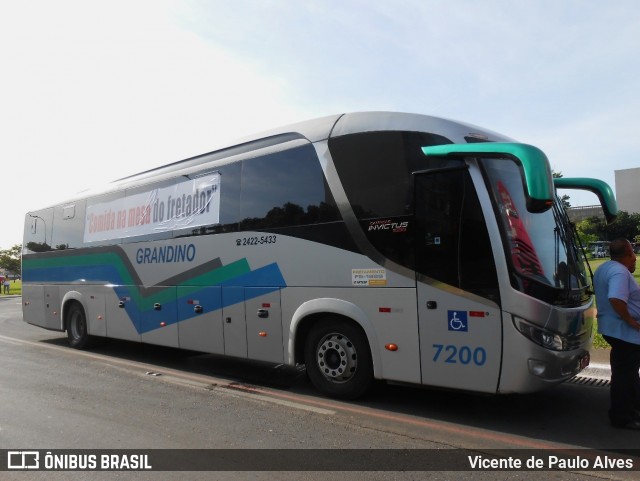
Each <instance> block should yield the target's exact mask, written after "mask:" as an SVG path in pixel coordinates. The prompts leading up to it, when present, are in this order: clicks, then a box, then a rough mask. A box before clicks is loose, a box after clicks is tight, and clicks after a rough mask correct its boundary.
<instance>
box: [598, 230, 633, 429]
mask: <svg viewBox="0 0 640 481" xmlns="http://www.w3.org/2000/svg"><path fill="white" fill-rule="evenodd" d="M609 249H610V253H611V260H610V261H607V262H605V263H604V264H602V265H601V266H600V267H599V268H598V269H597V271H596V273H595V276H594V279H593V285H594V288H595V291H596V305H597V306H598V332H600V333H601V334H602V335H603V337H604V338H605V340H606V341H607V342H608V343H609V344H610V345H611V354H610V362H611V391H610V394H611V405H610V408H609V420H610V421H611V425H612V426H614V427H619V428H625V429H634V430H640V375H639V374H638V370H640V323H639V322H638V319H640V287H639V286H638V283H637V282H636V280H635V279H634V277H633V275H632V274H631V273H632V272H633V271H635V269H636V255H635V253H634V252H633V247H632V246H631V244H630V243H629V241H628V240H626V239H616V240H615V241H613V242H612V243H611V245H610V247H609Z"/></svg>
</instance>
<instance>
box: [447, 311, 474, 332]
mask: <svg viewBox="0 0 640 481" xmlns="http://www.w3.org/2000/svg"><path fill="white" fill-rule="evenodd" d="M447 316H448V319H449V330H450V331H461V332H467V331H468V330H469V329H468V328H469V325H468V324H467V312H466V311H447Z"/></svg>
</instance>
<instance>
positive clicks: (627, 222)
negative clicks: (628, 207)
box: [606, 210, 640, 240]
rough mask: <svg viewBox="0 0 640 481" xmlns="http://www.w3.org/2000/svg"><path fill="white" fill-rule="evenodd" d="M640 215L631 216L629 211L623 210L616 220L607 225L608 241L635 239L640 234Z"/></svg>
mask: <svg viewBox="0 0 640 481" xmlns="http://www.w3.org/2000/svg"><path fill="white" fill-rule="evenodd" d="M639 225H640V214H637V213H634V214H629V213H628V212H627V211H624V210H621V211H619V212H618V215H617V216H616V220H615V221H613V222H612V223H611V224H609V225H607V227H606V233H607V239H606V240H613V239H617V238H619V237H624V238H625V239H629V240H632V239H635V238H636V236H637V235H638V234H640V228H639Z"/></svg>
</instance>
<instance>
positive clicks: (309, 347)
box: [304, 319, 373, 399]
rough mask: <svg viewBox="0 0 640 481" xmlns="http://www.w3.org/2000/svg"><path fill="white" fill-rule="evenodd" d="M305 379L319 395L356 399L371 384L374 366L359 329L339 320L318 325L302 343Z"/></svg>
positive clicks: (329, 320) (367, 345) (326, 320)
mask: <svg viewBox="0 0 640 481" xmlns="http://www.w3.org/2000/svg"><path fill="white" fill-rule="evenodd" d="M304 359H305V365H306V368H307V375H308V376H309V379H310V380H311V382H312V383H313V385H314V386H315V387H316V388H317V389H318V391H320V392H321V393H323V394H325V395H327V396H329V397H333V398H337V399H355V398H357V397H359V396H362V395H363V394H364V393H365V392H366V391H367V390H368V389H369V388H370V387H371V385H372V384H373V363H372V361H371V352H370V350H369V343H368V341H367V336H366V335H365V333H364V332H363V331H362V329H361V328H360V327H359V326H357V325H355V324H353V323H350V322H347V321H342V320H340V319H324V320H320V321H319V322H317V323H316V324H315V325H314V326H313V327H312V328H311V331H310V332H309V335H308V336H307V339H306V342H305V349H304Z"/></svg>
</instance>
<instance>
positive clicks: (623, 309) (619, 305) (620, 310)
mask: <svg viewBox="0 0 640 481" xmlns="http://www.w3.org/2000/svg"><path fill="white" fill-rule="evenodd" d="M609 303H610V304H611V307H613V310H614V311H616V314H618V315H619V316H620V317H621V318H622V320H623V321H624V322H626V323H627V324H629V326H631V327H632V328H633V329H635V330H637V331H638V330H640V323H639V322H638V321H636V320H635V319H634V318H633V317H632V316H631V314H629V309H627V303H626V302H624V301H623V300H622V299H616V298H615V297H610V298H609Z"/></svg>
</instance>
